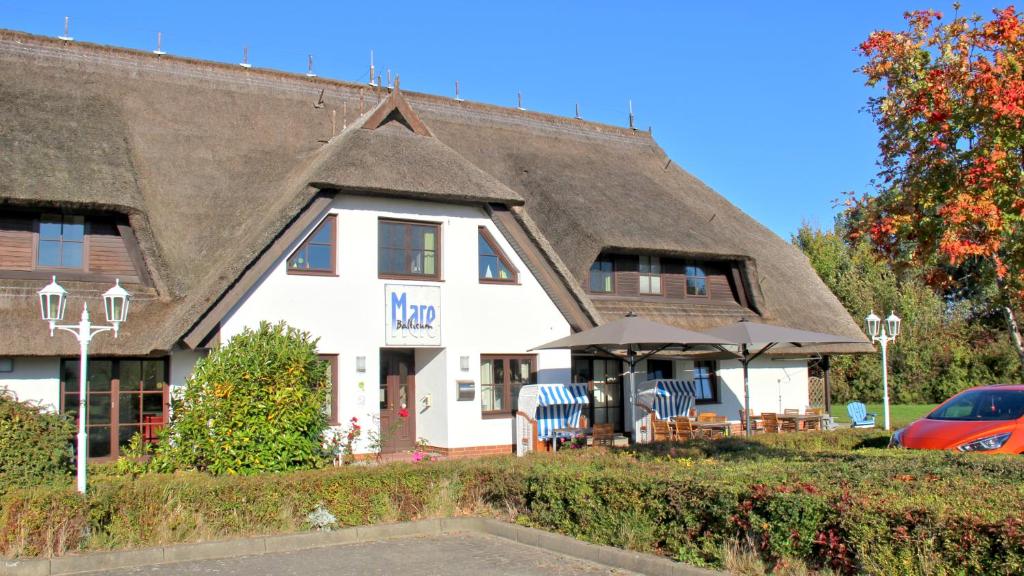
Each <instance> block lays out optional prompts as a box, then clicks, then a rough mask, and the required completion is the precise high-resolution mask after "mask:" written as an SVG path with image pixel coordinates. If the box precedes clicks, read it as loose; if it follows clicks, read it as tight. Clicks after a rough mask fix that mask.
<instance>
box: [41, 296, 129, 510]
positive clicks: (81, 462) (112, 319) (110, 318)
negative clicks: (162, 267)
mask: <svg viewBox="0 0 1024 576" xmlns="http://www.w3.org/2000/svg"><path fill="white" fill-rule="evenodd" d="M38 294H39V307H40V309H41V311H42V314H43V320H44V321H46V322H49V323H50V336H53V331H54V330H56V329H60V330H64V331H66V332H70V333H72V334H74V335H75V337H76V338H78V344H79V346H80V347H81V365H80V368H79V370H78V491H79V492H81V493H82V494H85V462H86V458H87V453H88V442H87V440H88V436H87V434H86V432H85V424H86V420H87V417H86V402H87V397H86V390H85V383H86V381H87V377H88V375H87V373H86V372H87V367H88V362H89V342H90V341H91V340H92V338H93V336H95V335H97V334H99V333H101V332H107V331H108V330H113V331H114V338H117V333H118V330H119V329H120V328H121V323H122V322H124V321H125V320H126V319H127V318H128V305H129V304H130V303H131V294H129V293H128V291H127V290H125V289H124V288H122V287H121V281H120V280H117V281H116V282H115V284H114V287H113V288H111V289H110V290H107V291H106V292H104V293H103V309H104V311H105V312H106V314H107V322H109V323H110V326H97V325H94V324H93V323H92V322H90V321H89V308H88V306H87V305H86V304H84V303H83V304H82V318H81V320H80V321H79V322H78V324H58V322H60V321H62V320H63V319H64V309H65V308H67V305H68V292H67V290H65V289H64V288H63V287H61V285H60V284H57V277H56V276H54V277H53V281H52V282H50V283H49V284H47V285H46V287H45V288H43V289H42V290H40V291H39V292H38Z"/></svg>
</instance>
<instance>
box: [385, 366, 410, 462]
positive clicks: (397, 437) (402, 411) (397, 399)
mask: <svg viewBox="0 0 1024 576" xmlns="http://www.w3.org/2000/svg"><path fill="white" fill-rule="evenodd" d="M380 435H381V443H380V444H381V451H382V452H388V453H389V452H400V451H402V450H412V449H413V448H415V447H416V362H415V357H414V355H413V351H412V350H381V351H380Z"/></svg>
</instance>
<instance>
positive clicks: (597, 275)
mask: <svg viewBox="0 0 1024 576" xmlns="http://www.w3.org/2000/svg"><path fill="white" fill-rule="evenodd" d="M589 287H590V291H591V292H595V293H600V294H611V293H613V292H615V261H614V260H613V259H612V258H610V257H606V256H601V257H600V258H598V259H597V260H595V261H594V263H593V264H591V266H590V286H589Z"/></svg>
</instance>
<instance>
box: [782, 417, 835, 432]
mask: <svg viewBox="0 0 1024 576" xmlns="http://www.w3.org/2000/svg"><path fill="white" fill-rule="evenodd" d="M822 418H824V415H823V414H788V415H786V414H779V415H778V419H779V422H782V421H786V422H792V423H794V424H796V429H797V431H799V430H807V423H808V422H815V421H816V422H818V423H819V424H818V428H821V424H820V422H821V420H822Z"/></svg>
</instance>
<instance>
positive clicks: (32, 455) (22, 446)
mask: <svg viewBox="0 0 1024 576" xmlns="http://www.w3.org/2000/svg"><path fill="white" fill-rule="evenodd" d="M74 433H75V428H74V425H73V424H72V423H71V420H70V419H68V418H67V416H64V415H58V414H52V413H49V412H47V411H45V410H44V409H42V408H41V407H39V406H36V405H34V404H32V403H28V402H18V401H17V400H14V398H13V397H11V396H10V395H9V394H7V393H0V494H2V493H3V492H5V491H6V490H8V489H9V488H12V487H17V486H33V485H37V484H40V483H48V482H55V481H62V480H64V479H66V478H67V476H68V475H69V474H70V473H71V471H72V462H71V459H72V451H71V439H72V438H73V437H74Z"/></svg>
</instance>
